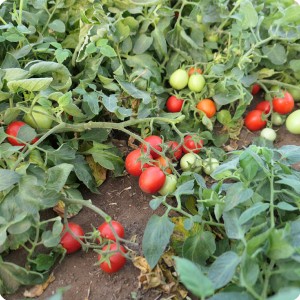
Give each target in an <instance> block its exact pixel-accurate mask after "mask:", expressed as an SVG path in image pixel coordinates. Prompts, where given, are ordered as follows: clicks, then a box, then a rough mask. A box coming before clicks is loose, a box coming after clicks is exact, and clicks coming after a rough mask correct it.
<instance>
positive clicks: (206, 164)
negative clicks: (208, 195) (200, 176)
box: [203, 157, 219, 175]
mask: <svg viewBox="0 0 300 300" xmlns="http://www.w3.org/2000/svg"><path fill="white" fill-rule="evenodd" d="M218 166H219V161H218V160H217V159H216V158H213V157H209V158H206V159H204V160H203V171H204V173H205V174H207V175H210V174H211V173H212V172H213V171H214V170H215V169H216V168H217V167H218Z"/></svg>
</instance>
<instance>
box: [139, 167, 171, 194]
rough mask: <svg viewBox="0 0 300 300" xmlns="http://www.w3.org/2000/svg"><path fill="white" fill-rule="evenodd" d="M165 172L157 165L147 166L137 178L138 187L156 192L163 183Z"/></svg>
mask: <svg viewBox="0 0 300 300" xmlns="http://www.w3.org/2000/svg"><path fill="white" fill-rule="evenodd" d="M165 180H166V174H165V173H164V172H163V171H162V170H161V169H160V168H159V167H149V168H147V169H146V170H144V171H143V173H142V174H141V176H140V178H139V186H140V189H141V190H142V191H143V192H145V193H149V194H155V193H157V192H158V191H159V190H160V189H161V188H162V187H163V185H164V183H165Z"/></svg>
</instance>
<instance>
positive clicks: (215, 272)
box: [208, 251, 241, 289]
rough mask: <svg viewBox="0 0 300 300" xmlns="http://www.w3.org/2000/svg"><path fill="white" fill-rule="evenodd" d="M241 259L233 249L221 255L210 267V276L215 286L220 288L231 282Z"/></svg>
mask: <svg viewBox="0 0 300 300" xmlns="http://www.w3.org/2000/svg"><path fill="white" fill-rule="evenodd" d="M240 261H241V259H240V257H239V256H238V255H237V254H236V253H235V252H233V251H228V252H225V253H223V254H222V255H221V256H219V257H218V258H217V259H216V260H215V261H214V262H213V264H212V265H211V266H210V267H209V269H208V278H209V279H210V280H211V281H212V282H213V284H214V288H215V289H219V288H222V287H223V286H225V285H226V284H227V283H229V282H230V281H231V279H232V277H233V276H234V274H235V270H236V268H237V266H238V265H239V263H240Z"/></svg>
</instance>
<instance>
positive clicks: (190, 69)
mask: <svg viewBox="0 0 300 300" xmlns="http://www.w3.org/2000/svg"><path fill="white" fill-rule="evenodd" d="M195 73H198V74H202V73H203V72H202V70H201V69H200V68H195V67H190V68H189V70H188V75H189V76H192V75H193V74H195Z"/></svg>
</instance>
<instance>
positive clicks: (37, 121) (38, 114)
mask: <svg viewBox="0 0 300 300" xmlns="http://www.w3.org/2000/svg"><path fill="white" fill-rule="evenodd" d="M51 117H52V114H51V110H50V109H48V108H46V107H44V106H40V105H34V106H33V107H32V111H31V114H30V113H26V114H25V115H24V122H25V123H27V124H28V125H30V126H31V127H33V128H35V129H50V128H51V125H52V122H53V120H52V118H51Z"/></svg>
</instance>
